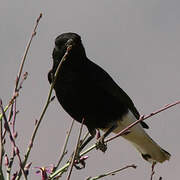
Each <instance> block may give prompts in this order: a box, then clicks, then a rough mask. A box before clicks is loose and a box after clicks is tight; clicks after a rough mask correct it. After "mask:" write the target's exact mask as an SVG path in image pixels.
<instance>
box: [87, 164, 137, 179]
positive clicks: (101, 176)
mask: <svg viewBox="0 0 180 180" xmlns="http://www.w3.org/2000/svg"><path fill="white" fill-rule="evenodd" d="M136 167H137V166H136V165H134V164H132V165H128V166H125V167H123V168H120V169H117V170H115V171H111V172H108V173H105V174H102V175H99V176H96V177H89V178H87V179H86V180H97V179H101V178H103V177H106V176H112V175H115V174H116V173H117V172H120V171H123V170H125V169H128V168H134V169H136Z"/></svg>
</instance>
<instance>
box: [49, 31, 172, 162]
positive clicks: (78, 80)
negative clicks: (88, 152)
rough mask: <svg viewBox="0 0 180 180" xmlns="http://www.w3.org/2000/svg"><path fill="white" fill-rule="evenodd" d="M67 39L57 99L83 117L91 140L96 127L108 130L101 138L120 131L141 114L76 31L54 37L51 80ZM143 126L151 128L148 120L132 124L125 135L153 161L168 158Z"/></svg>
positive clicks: (142, 153)
mask: <svg viewBox="0 0 180 180" xmlns="http://www.w3.org/2000/svg"><path fill="white" fill-rule="evenodd" d="M68 40H71V41H72V49H71V51H70V52H69V54H68V57H67V59H66V60H65V61H64V62H63V64H62V66H61V69H60V72H59V75H58V77H57V80H56V83H55V86H54V90H55V92H56V96H57V99H58V101H59V103H60V104H61V105H62V107H63V108H64V110H65V111H66V112H67V113H68V114H69V115H70V116H71V117H72V118H74V119H75V120H76V121H78V122H80V123H81V122H82V119H83V118H84V124H85V125H86V126H87V128H88V130H89V132H90V134H91V137H90V138H89V140H88V141H90V140H91V139H92V138H93V137H94V136H95V134H96V129H102V130H103V131H105V134H104V135H103V136H102V138H101V140H102V141H103V139H104V138H105V137H106V136H107V135H108V134H110V133H111V132H114V133H118V132H120V131H121V130H122V129H124V128H125V127H127V126H128V125H129V124H131V123H132V122H134V121H136V120H137V119H139V117H140V114H139V112H138V110H137V109H136V107H135V106H134V104H133V102H132V100H131V99H130V98H129V96H128V95H127V94H126V93H125V92H124V91H123V90H122V89H121V88H120V87H119V86H118V85H117V84H116V83H115V82H114V80H113V79H112V78H111V77H110V75H109V74H108V73H107V72H106V71H105V70H103V69H102V68H101V67H99V66H98V65H96V64H95V63H93V62H92V61H90V60H89V59H88V58H87V56H86V52H85V49H84V47H83V44H82V42H81V37H80V36H79V35H78V34H76V33H71V32H69V33H64V34H61V35H59V36H58V37H57V38H56V39H55V47H54V50H53V53H52V57H53V67H52V69H51V70H50V72H49V73H48V80H49V82H50V83H51V82H52V81H53V76H54V74H55V71H56V69H57V66H58V64H59V62H60V60H61V58H62V57H63V55H64V53H65V52H66V49H67V41H68ZM143 128H148V125H147V124H146V123H145V122H141V123H140V124H137V125H136V126H134V127H133V128H131V130H130V132H129V133H128V134H126V135H123V137H124V138H125V139H126V140H128V141H129V142H130V143H132V144H133V145H134V146H135V148H136V149H137V150H138V151H139V152H140V153H141V155H142V157H143V158H144V159H145V160H147V161H149V162H150V163H155V162H160V163H162V162H164V161H165V160H169V158H170V154H169V153H168V152H167V151H165V150H163V149H162V148H161V147H160V146H159V145H158V144H157V143H155V142H154V141H153V140H152V139H151V137H150V136H149V135H148V134H147V133H146V132H145V130H144V129H143ZM83 147H84V146H83ZM101 149H102V150H105V149H103V148H101Z"/></svg>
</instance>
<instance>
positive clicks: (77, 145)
mask: <svg viewBox="0 0 180 180" xmlns="http://www.w3.org/2000/svg"><path fill="white" fill-rule="evenodd" d="M83 123H84V118H83V119H82V122H81V127H80V130H79V137H78V140H77V144H76V148H75V151H74V154H73V158H72V160H71V164H70V171H69V174H68V176H67V180H70V177H71V173H72V169H73V166H74V161H75V158H76V155H77V152H78V149H79V142H80V138H81V133H82V128H83Z"/></svg>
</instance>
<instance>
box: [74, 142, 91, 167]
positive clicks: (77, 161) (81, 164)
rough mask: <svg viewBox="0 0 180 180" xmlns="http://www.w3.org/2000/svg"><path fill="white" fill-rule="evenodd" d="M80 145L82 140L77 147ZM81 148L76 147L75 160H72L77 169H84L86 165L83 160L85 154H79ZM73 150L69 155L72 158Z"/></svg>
mask: <svg viewBox="0 0 180 180" xmlns="http://www.w3.org/2000/svg"><path fill="white" fill-rule="evenodd" d="M81 145H82V140H80V142H79V147H81ZM80 152H81V148H78V149H77V152H76V155H75V160H74V167H75V168H76V169H78V170H81V169H84V168H85V166H86V162H85V160H86V159H87V158H88V157H87V156H82V157H81V156H80ZM73 155H74V152H73V153H72V155H71V158H72V159H73Z"/></svg>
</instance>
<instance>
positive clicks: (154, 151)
mask: <svg viewBox="0 0 180 180" xmlns="http://www.w3.org/2000/svg"><path fill="white" fill-rule="evenodd" d="M136 120H137V119H136V118H135V117H134V115H133V114H132V113H131V112H130V111H129V113H128V114H127V115H125V116H124V117H123V119H121V120H119V121H118V128H117V129H115V130H114V131H113V132H114V133H118V132H120V131H121V130H122V129H124V128H125V127H127V126H128V125H129V124H131V123H133V122H134V121H136ZM123 137H124V138H125V139H126V140H128V141H129V142H130V143H131V144H133V145H134V146H135V148H136V149H137V150H138V151H139V152H140V153H141V155H142V157H143V158H144V159H145V160H147V161H148V162H150V163H154V162H160V163H163V162H164V161H166V160H169V159H170V156H171V155H170V154H169V153H168V152H167V151H165V150H164V149H162V148H161V147H160V146H159V145H158V144H157V143H156V142H155V141H154V140H153V139H152V138H151V137H150V136H149V135H148V134H147V133H146V132H145V131H144V129H143V128H142V126H141V125H140V124H137V125H135V126H134V127H132V128H131V129H130V132H129V133H127V134H126V135H123Z"/></svg>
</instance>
